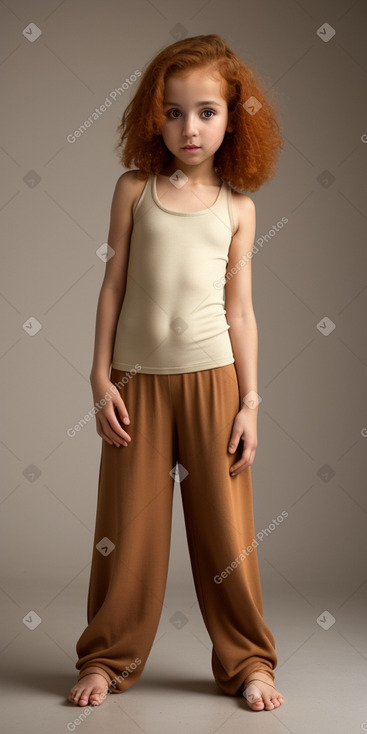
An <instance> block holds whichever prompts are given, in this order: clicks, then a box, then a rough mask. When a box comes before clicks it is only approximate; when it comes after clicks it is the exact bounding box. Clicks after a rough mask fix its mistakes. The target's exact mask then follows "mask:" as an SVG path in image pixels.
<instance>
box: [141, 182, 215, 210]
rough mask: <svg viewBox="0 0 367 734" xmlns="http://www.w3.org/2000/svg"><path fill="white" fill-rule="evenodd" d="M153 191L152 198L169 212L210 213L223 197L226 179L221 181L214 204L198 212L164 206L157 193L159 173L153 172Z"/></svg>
mask: <svg viewBox="0 0 367 734" xmlns="http://www.w3.org/2000/svg"><path fill="white" fill-rule="evenodd" d="M151 192H152V198H153V201H154V203H155V204H156V205H157V206H158V207H159V208H160V209H162V210H163V211H164V212H167V213H168V214H176V215H178V216H179V217H195V216H196V215H197V214H208V212H212V211H213V209H214V208H215V207H216V206H217V205H218V203H219V201H220V199H221V197H222V195H223V192H224V181H222V183H221V186H220V189H219V192H218V196H217V198H216V200H215V202H214V204H212V206H209V207H207V208H206V209H200V210H199V211H197V212H176V211H175V210H174V209H167V207H166V206H164V205H163V204H162V202H161V201H160V200H159V199H158V194H157V174H156V173H153V174H152V178H151Z"/></svg>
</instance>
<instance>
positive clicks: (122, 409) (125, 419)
mask: <svg viewBox="0 0 367 734" xmlns="http://www.w3.org/2000/svg"><path fill="white" fill-rule="evenodd" d="M114 408H115V413H116V414H117V417H118V418H119V419H120V420H121V421H122V423H125V425H128V424H129V423H130V418H129V414H128V412H127V408H126V405H125V403H124V401H123V400H122V398H121V396H120V400H119V401H118V402H117V404H116V405H115V406H114Z"/></svg>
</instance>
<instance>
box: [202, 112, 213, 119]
mask: <svg viewBox="0 0 367 734" xmlns="http://www.w3.org/2000/svg"><path fill="white" fill-rule="evenodd" d="M205 112H210V117H211V116H212V115H215V112H214V110H203V114H204V113H205ZM210 117H205V118H204V119H206V120H210Z"/></svg>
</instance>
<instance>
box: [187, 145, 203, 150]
mask: <svg viewBox="0 0 367 734" xmlns="http://www.w3.org/2000/svg"><path fill="white" fill-rule="evenodd" d="M199 148H200V145H184V148H183V149H184V150H198V149H199Z"/></svg>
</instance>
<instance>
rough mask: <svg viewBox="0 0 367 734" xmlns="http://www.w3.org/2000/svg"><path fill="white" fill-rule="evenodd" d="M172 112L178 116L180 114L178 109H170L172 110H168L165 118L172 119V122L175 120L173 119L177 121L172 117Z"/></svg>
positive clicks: (174, 116)
mask: <svg viewBox="0 0 367 734" xmlns="http://www.w3.org/2000/svg"><path fill="white" fill-rule="evenodd" d="M172 112H178V114H179V115H180V114H181V113H180V110H178V109H172V110H169V111H168V112H167V117H171V118H172V119H174V120H175V119H177V117H176V115H172Z"/></svg>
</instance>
